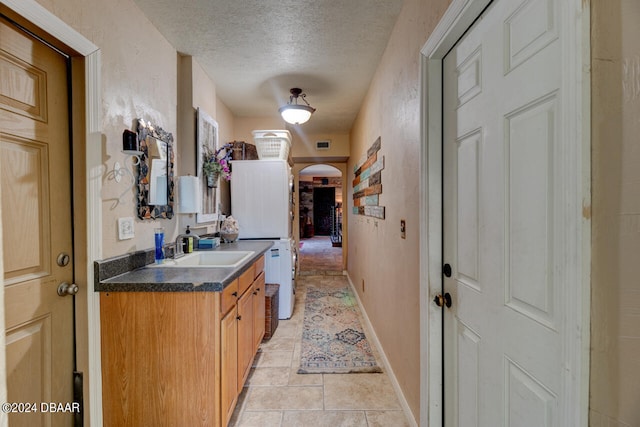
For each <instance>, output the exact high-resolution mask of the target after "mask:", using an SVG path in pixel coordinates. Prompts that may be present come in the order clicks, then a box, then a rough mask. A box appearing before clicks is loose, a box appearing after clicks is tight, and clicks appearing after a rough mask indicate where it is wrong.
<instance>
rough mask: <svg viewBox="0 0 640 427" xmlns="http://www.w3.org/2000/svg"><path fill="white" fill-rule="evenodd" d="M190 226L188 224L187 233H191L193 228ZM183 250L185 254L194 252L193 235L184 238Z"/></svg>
mask: <svg viewBox="0 0 640 427" xmlns="http://www.w3.org/2000/svg"><path fill="white" fill-rule="evenodd" d="M189 227H190V226H188V225H187V231H185V234H187V235H189V234H191V229H190V228H189ZM182 252H184V253H185V254H190V253H191V252H193V237H191V236H187V237H186V238H184V239H183V240H182Z"/></svg>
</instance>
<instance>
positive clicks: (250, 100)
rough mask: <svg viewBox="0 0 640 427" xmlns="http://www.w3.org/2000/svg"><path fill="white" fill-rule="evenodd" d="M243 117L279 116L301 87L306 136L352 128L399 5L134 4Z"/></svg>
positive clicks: (296, 1) (371, 1)
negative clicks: (308, 113) (307, 111)
mask: <svg viewBox="0 0 640 427" xmlns="http://www.w3.org/2000/svg"><path fill="white" fill-rule="evenodd" d="M135 2H136V3H137V4H138V6H139V7H140V8H141V9H142V11H143V12H144V13H145V15H147V16H148V17H149V19H150V20H151V22H153V23H154V25H155V26H156V27H157V28H158V29H159V30H160V32H161V33H162V34H163V35H164V36H165V37H166V38H167V40H169V42H171V44H173V45H174V46H175V47H176V49H177V50H178V52H180V53H183V54H187V55H191V56H193V57H194V58H195V59H196V60H197V61H198V63H199V64H200V65H201V66H202V67H203V68H204V70H205V71H206V72H207V74H209V76H210V77H211V78H212V79H213V80H214V82H215V83H216V88H217V95H218V97H219V98H220V99H221V100H222V101H223V102H224V103H225V104H226V105H227V106H228V107H229V109H230V110H231V111H232V113H233V114H234V115H236V116H238V117H269V116H277V114H278V113H277V110H278V108H279V107H280V106H281V105H284V104H285V103H286V102H287V101H288V100H289V89H290V88H292V87H300V88H302V89H303V91H304V92H305V93H306V94H307V101H308V102H309V103H310V104H311V106H312V107H314V108H316V109H317V111H316V112H315V113H314V115H313V116H312V118H311V120H310V121H309V122H307V123H306V124H304V125H301V127H302V130H304V131H305V132H309V133H334V132H336V133H338V132H348V131H349V130H350V129H351V126H352V124H353V121H354V119H355V116H356V114H357V112H358V108H359V107H360V104H361V103H362V100H363V98H364V96H365V93H366V90H367V88H368V87H369V84H370V82H371V78H372V77H373V73H374V72H375V69H376V67H377V65H378V62H379V61H380V58H381V56H382V53H383V51H384V49H385V47H386V45H387V41H388V39H389V35H390V33H391V30H392V29H393V26H394V24H395V22H396V20H397V17H398V14H399V12H400V8H401V7H402V0H341V1H339V0H235V1H233V0H188V1H176V0H135Z"/></svg>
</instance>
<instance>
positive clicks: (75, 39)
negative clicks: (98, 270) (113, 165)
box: [0, 0, 103, 426]
mask: <svg viewBox="0 0 640 427" xmlns="http://www.w3.org/2000/svg"><path fill="white" fill-rule="evenodd" d="M0 4H1V5H2V6H6V7H7V8H8V9H10V10H11V11H12V12H13V13H15V14H16V15H17V16H19V17H20V18H22V19H24V20H26V21H28V22H29V23H30V24H32V25H33V26H35V27H37V29H38V30H39V31H42V32H45V33H47V34H49V35H51V36H52V37H54V38H55V39H57V41H58V42H60V43H62V44H64V45H66V46H68V48H69V49H70V50H73V51H75V52H74V53H72V54H71V67H72V71H73V72H76V73H78V74H82V77H83V78H82V79H80V78H78V79H73V80H74V81H73V82H72V85H73V88H72V89H73V94H74V95H73V98H72V99H71V102H73V103H74V104H75V105H81V106H84V109H82V108H74V109H73V110H74V111H73V129H72V135H73V141H74V142H73V145H72V156H73V159H74V164H75V167H74V172H73V178H72V179H73V199H74V212H73V215H74V221H75V222H74V228H76V236H75V238H74V247H75V250H74V252H75V257H76V259H77V260H79V261H80V262H78V263H77V264H76V265H75V271H74V276H75V281H76V283H77V284H78V286H80V288H81V291H80V293H79V294H78V296H76V297H75V298H76V304H75V327H76V342H77V344H76V358H77V364H78V366H77V369H78V370H80V371H83V372H84V390H83V392H84V409H85V414H84V422H85V425H95V426H101V425H102V374H101V372H102V371H101V357H100V305H99V303H100V300H99V295H98V294H97V293H96V292H94V289H93V288H94V277H93V260H96V259H101V258H102V204H101V200H100V194H101V189H102V175H103V171H102V109H101V102H102V99H101V84H100V81H101V74H100V69H101V52H100V49H99V48H98V47H97V46H96V45H94V44H93V43H92V42H91V41H89V40H88V39H87V38H85V37H84V36H83V35H81V34H80V33H78V32H77V31H76V30H74V29H73V28H72V27H71V26H69V25H68V24H66V23H65V22H64V21H62V20H61V19H60V18H58V17H57V16H55V15H54V14H52V13H51V12H50V11H49V10H48V9H46V8H44V7H43V6H41V5H40V4H39V3H38V2H37V1H36V0H0ZM78 169H80V170H78ZM0 214H1V212H0ZM83 249H84V250H83ZM0 255H1V254H0ZM3 277H4V269H3V266H2V262H1V260H0V303H1V304H2V305H1V307H0V310H1V311H2V313H4V302H3V300H4V280H3ZM82 296H86V299H85V298H82ZM2 319H4V314H2ZM2 331H4V324H2ZM2 342H4V332H3V333H2ZM4 358H5V354H4V352H3V353H2V354H1V355H0V359H1V360H2V361H3V360H4ZM69 380H70V381H71V379H69ZM87 380H88V381H87ZM0 388H2V389H3V390H4V393H5V397H6V369H5V368H4V363H3V364H2V368H0ZM5 400H6V399H5ZM87 410H88V411H87Z"/></svg>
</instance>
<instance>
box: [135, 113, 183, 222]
mask: <svg viewBox="0 0 640 427" xmlns="http://www.w3.org/2000/svg"><path fill="white" fill-rule="evenodd" d="M137 134H138V143H139V145H140V151H141V152H142V153H141V154H140V163H139V164H138V178H137V186H136V187H137V189H138V194H137V199H138V218H140V219H143V220H147V219H151V220H154V219H171V218H173V204H174V196H175V193H174V192H175V183H174V160H175V159H174V149H173V135H172V134H171V133H170V132H167V131H165V130H164V129H162V128H161V127H159V126H155V125H154V124H152V123H151V122H145V121H144V120H143V119H138V129H137ZM149 136H151V137H153V138H155V139H158V140H160V141H162V142H164V143H166V144H167V204H166V205H149V203H148V200H149V185H150V184H149V180H148V179H147V174H148V173H149V167H150V163H149V147H148V145H147V137H149Z"/></svg>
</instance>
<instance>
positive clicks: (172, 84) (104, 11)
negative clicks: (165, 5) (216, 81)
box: [39, 0, 180, 257]
mask: <svg viewBox="0 0 640 427" xmlns="http://www.w3.org/2000/svg"><path fill="white" fill-rule="evenodd" d="M39 3H40V4H42V5H43V6H44V7H46V8H47V9H49V10H50V11H51V12H52V13H53V14H55V15H57V16H58V17H59V18H60V19H62V20H63V21H64V22H65V23H67V24H68V25H70V26H71V27H73V28H74V29H75V30H76V31H78V32H79V33H81V34H82V35H83V36H84V37H86V38H87V39H89V40H90V41H91V42H93V43H94V44H95V45H96V46H98V47H99V48H100V49H101V53H102V70H101V71H102V75H101V83H102V87H101V88H100V89H101V95H102V100H103V101H102V113H103V117H102V130H103V138H102V151H103V156H102V158H103V161H104V176H103V190H102V194H101V198H102V201H103V225H104V229H103V239H104V240H103V255H104V256H105V257H110V256H114V255H118V254H122V253H126V252H131V251H135V250H140V249H146V248H150V247H151V246H152V245H153V228H154V227H158V226H163V227H165V230H166V232H167V235H168V238H171V237H172V236H174V235H175V231H176V229H177V226H176V224H177V222H176V220H175V219H173V220H162V221H141V220H138V219H137V215H136V204H135V195H136V193H135V189H134V184H133V182H134V178H133V177H134V176H135V174H136V173H137V171H136V170H135V169H134V168H133V166H132V164H131V160H130V159H128V158H127V157H126V156H125V155H124V154H122V153H121V152H120V150H121V144H122V132H123V130H124V129H132V130H134V131H135V120H136V118H139V117H140V118H143V119H145V120H150V121H152V122H153V123H154V124H156V125H157V126H160V127H162V128H163V129H165V130H166V131H168V132H171V133H173V135H174V137H175V136H176V133H177V128H176V125H177V118H176V104H177V101H176V96H177V78H176V76H177V70H178V68H177V53H176V50H175V49H174V48H173V47H172V46H171V45H170V44H169V42H167V40H165V39H164V37H162V36H161V35H160V33H159V32H158V31H157V29H156V28H155V27H154V26H153V25H152V24H151V22H149V21H148V20H147V19H146V17H145V16H144V15H143V14H142V12H141V11H140V10H139V9H138V7H137V6H136V5H135V3H134V2H133V1H132V0H118V1H109V2H103V1H99V0H39ZM116 25H117V30H116V29H115V28H114V26H116ZM179 144H180V141H177V142H176V146H177V149H179ZM115 162H119V163H120V164H123V165H126V167H127V169H128V170H129V171H130V172H131V174H130V175H127V176H125V177H123V179H122V180H121V182H120V183H117V182H115V180H113V179H111V178H110V176H109V171H112V170H113V166H114V163H115ZM127 216H133V217H134V218H136V223H135V234H136V236H135V238H134V239H132V240H123V241H118V237H117V219H118V218H120V217H127Z"/></svg>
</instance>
